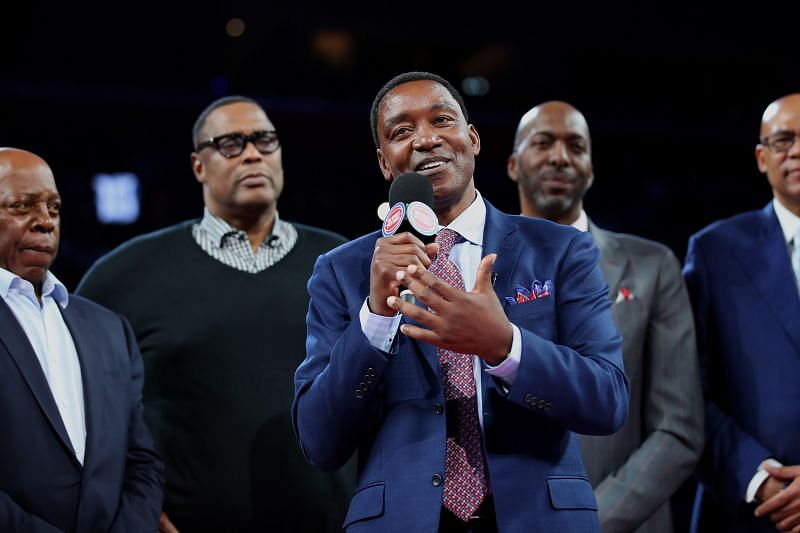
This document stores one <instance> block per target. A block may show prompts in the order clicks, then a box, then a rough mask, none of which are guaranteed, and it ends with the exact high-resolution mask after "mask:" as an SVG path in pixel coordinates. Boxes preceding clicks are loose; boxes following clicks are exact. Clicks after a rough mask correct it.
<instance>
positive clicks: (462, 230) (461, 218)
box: [359, 191, 522, 426]
mask: <svg viewBox="0 0 800 533" xmlns="http://www.w3.org/2000/svg"><path fill="white" fill-rule="evenodd" d="M485 225H486V204H485V203H484V202H483V198H482V197H481V194H480V193H479V192H478V191H475V200H474V201H473V202H472V203H471V204H470V205H469V207H467V208H466V209H465V210H464V211H463V212H462V213H461V214H460V215H458V217H456V219H455V220H453V221H452V222H451V223H450V224H449V225H448V226H447V227H448V228H449V229H451V230H453V231H456V232H457V233H458V234H459V235H460V236H461V238H460V239H459V240H458V241H456V243H455V244H454V245H453V249H452V250H451V251H450V255H449V257H450V260H451V261H453V263H455V265H456V267H458V270H459V271H460V272H461V277H462V278H463V279H464V289H465V290H466V291H471V290H472V289H473V287H474V286H475V278H476V274H477V271H478V266H479V265H480V262H481V258H482V251H483V228H484V226H485ZM439 229H442V227H441V226H440V227H439ZM368 299H369V298H367V300H368ZM367 300H365V301H364V304H363V305H362V306H361V312H360V314H359V319H360V321H361V329H362V331H364V334H365V335H366V336H367V338H368V339H369V342H370V344H372V346H374V347H375V348H378V349H379V350H383V351H384V352H389V351H390V349H391V346H392V344H393V342H394V338H395V336H396V335H397V329H398V327H399V326H400V319H401V318H402V316H401V315H400V314H399V313H398V314H397V315H395V316H391V317H386V316H382V315H376V314H374V313H372V312H371V311H370V310H369V307H368V305H367ZM511 326H512V329H513V332H514V333H513V335H514V337H513V342H512V344H511V351H510V352H509V354H508V357H507V358H506V359H505V360H504V361H503V362H502V363H500V364H499V365H497V366H494V367H491V366H488V365H487V369H486V371H487V372H488V373H489V374H491V375H493V376H495V377H498V378H500V379H502V380H503V382H504V383H506V385H509V386H510V385H511V384H512V383H513V382H514V378H515V377H516V375H517V371H518V369H519V365H520V360H521V357H522V334H521V333H520V331H519V328H517V326H516V325H514V324H512V325H511ZM473 371H474V374H475V384H476V387H477V393H478V403H479V404H482V397H481V396H482V394H481V360H480V359H479V358H478V357H477V356H473ZM482 411H483V410H482V409H478V417H479V419H480V422H481V426H482V425H483V412H482Z"/></svg>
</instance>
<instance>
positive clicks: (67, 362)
mask: <svg viewBox="0 0 800 533" xmlns="http://www.w3.org/2000/svg"><path fill="white" fill-rule="evenodd" d="M0 296H2V297H3V300H4V301H5V302H6V304H8V306H9V307H10V308H11V311H12V312H13V313H14V315H15V316H16V317H17V320H18V321H19V323H20V326H22V329H23V330H24V331H25V335H26V336H27V337H28V341H30V343H31V346H32V347H33V351H34V352H35V353H36V357H37V359H38V360H39V365H41V367H42V372H44V376H45V378H46V379H47V384H48V385H49V386H50V392H52V394H53V398H54V399H55V402H56V405H57V406H58V412H59V414H60V415H61V420H62V421H63V422H64V426H65V427H66V429H67V434H68V435H69V439H70V441H71V442H72V447H73V449H74V450H75V456H76V458H77V459H78V461H79V462H80V463H81V464H83V458H84V455H85V453H86V416H85V410H84V402H83V382H82V381H81V365H80V361H79V360H78V352H77V350H76V349H75V343H74V342H73V341H72V335H71V334H70V332H69V328H67V324H66V323H65V322H64V317H63V316H62V315H61V311H60V310H59V309H58V306H59V305H60V306H61V308H62V309H66V307H67V304H68V303H69V296H68V294H67V289H66V288H65V287H64V285H63V284H62V283H61V282H60V281H58V279H57V278H56V277H55V276H54V275H53V274H51V273H50V272H48V273H47V276H46V277H45V279H44V282H43V283H42V301H41V303H39V300H38V299H37V298H36V293H35V292H34V289H33V285H32V284H31V283H30V282H29V281H26V280H24V279H22V278H21V277H19V276H17V275H16V274H14V273H12V272H9V271H8V270H6V269H4V268H0Z"/></svg>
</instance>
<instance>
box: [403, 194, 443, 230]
mask: <svg viewBox="0 0 800 533" xmlns="http://www.w3.org/2000/svg"><path fill="white" fill-rule="evenodd" d="M407 216H408V221H409V222H410V223H411V226H412V227H413V228H414V229H415V230H417V231H418V232H419V233H421V234H422V235H425V236H427V237H430V236H431V235H435V234H436V229H437V226H438V220H437V219H436V213H434V212H433V209H431V208H430V207H429V206H428V205H427V204H424V203H422V202H411V203H410V204H408V214H407Z"/></svg>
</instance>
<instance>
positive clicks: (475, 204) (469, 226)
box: [439, 190, 486, 246]
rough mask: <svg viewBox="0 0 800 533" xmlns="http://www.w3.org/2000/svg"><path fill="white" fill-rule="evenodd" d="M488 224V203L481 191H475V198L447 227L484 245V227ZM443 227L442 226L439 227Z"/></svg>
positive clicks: (467, 238)
mask: <svg viewBox="0 0 800 533" xmlns="http://www.w3.org/2000/svg"><path fill="white" fill-rule="evenodd" d="M485 225H486V204H485V203H484V202H483V197H482V196H481V193H480V192H478V191H477V190H476V191H475V200H473V201H472V203H471V204H469V207H467V208H466V209H464V211H462V212H461V214H460V215H458V216H457V217H456V218H455V220H453V221H452V222H451V223H450V224H449V225H448V226H447V227H448V228H450V229H451V230H453V231H455V232H457V233H458V234H459V235H461V236H462V237H463V238H464V239H466V240H468V241H469V242H471V243H472V244H477V245H478V246H483V227H484V226H485ZM441 228H442V227H441V226H440V228H439V229H441Z"/></svg>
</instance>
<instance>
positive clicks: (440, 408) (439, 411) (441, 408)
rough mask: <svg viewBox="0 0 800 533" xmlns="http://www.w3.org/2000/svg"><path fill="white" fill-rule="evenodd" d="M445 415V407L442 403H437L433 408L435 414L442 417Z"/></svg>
mask: <svg viewBox="0 0 800 533" xmlns="http://www.w3.org/2000/svg"><path fill="white" fill-rule="evenodd" d="M442 413H444V406H443V405H442V404H440V403H437V404H435V405H434V406H433V414H436V415H440V414H442Z"/></svg>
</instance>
